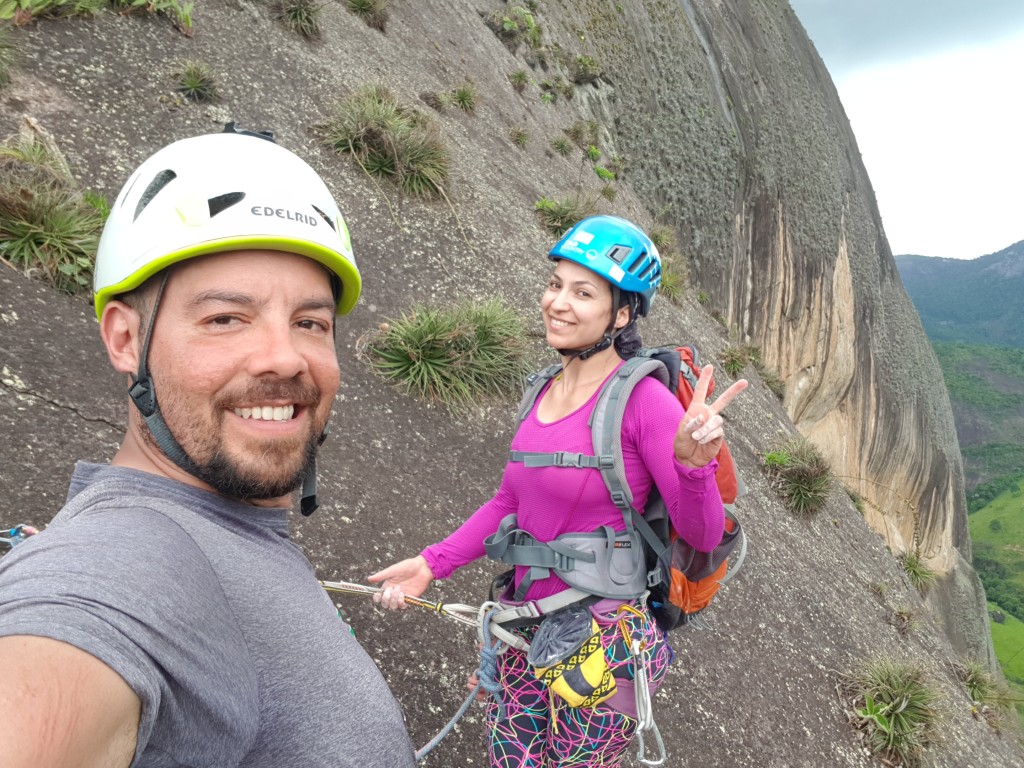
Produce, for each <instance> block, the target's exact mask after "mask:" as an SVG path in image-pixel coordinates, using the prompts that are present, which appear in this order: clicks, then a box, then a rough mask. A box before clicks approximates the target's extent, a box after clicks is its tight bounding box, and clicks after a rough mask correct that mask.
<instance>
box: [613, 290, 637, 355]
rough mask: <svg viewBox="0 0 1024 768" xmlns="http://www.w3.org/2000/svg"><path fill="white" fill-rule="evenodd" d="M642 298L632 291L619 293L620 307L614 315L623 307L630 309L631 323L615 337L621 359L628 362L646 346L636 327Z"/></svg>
mask: <svg viewBox="0 0 1024 768" xmlns="http://www.w3.org/2000/svg"><path fill="white" fill-rule="evenodd" d="M639 300H640V297H639V296H638V295H637V294H636V293H634V292H632V291H622V292H620V293H619V300H618V302H617V304H618V306H617V307H616V308H615V312H613V313H612V316H613V317H614V315H615V313H616V312H618V311H619V310H620V309H622V308H623V307H629V322H628V323H626V325H625V326H623V328H622V330H620V331H619V333H618V335H616V337H615V351H616V352H618V353H619V357H621V358H622V359H623V360H628V359H629V358H631V357H634V356H635V355H636V353H637V350H638V349H640V347H642V346H643V345H644V342H643V339H641V338H640V331H639V330H637V327H636V310H637V307H638V306H639Z"/></svg>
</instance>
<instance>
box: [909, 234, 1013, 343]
mask: <svg viewBox="0 0 1024 768" xmlns="http://www.w3.org/2000/svg"><path fill="white" fill-rule="evenodd" d="M895 258H896V266H897V268H898V269H899V272H900V277H901V278H902V280H903V286H904V287H905V288H906V289H907V293H908V294H909V295H910V298H911V300H912V301H913V302H914V306H915V307H916V308H917V313H918V315H920V317H921V324H922V325H923V326H924V330H925V332H926V333H927V334H928V338H929V339H931V340H932V341H966V342H969V343H972V344H1001V345H1005V346H1009V347H1017V348H1022V347H1024V302H1021V301H1020V295H1021V292H1022V291H1024V241H1021V242H1019V243H1016V244H1014V245H1011V246H1010V247H1009V248H1005V249H1003V250H1001V251H999V252H997V253H992V254H989V255H987V256H981V257H980V258H977V259H970V260H967V259H938V258H931V257H928V256H896V257H895Z"/></svg>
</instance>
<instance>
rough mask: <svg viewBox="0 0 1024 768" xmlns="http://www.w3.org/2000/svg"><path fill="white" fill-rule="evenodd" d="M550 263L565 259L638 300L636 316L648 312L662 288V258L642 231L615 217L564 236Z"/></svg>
mask: <svg viewBox="0 0 1024 768" xmlns="http://www.w3.org/2000/svg"><path fill="white" fill-rule="evenodd" d="M548 258H550V259H555V260H557V259H567V260H569V261H573V262H576V263H577V264H579V265H581V266H583V267H586V268H587V269H589V270H591V271H592V272H595V273H597V274H598V275H600V276H601V277H603V278H604V279H605V280H607V281H608V282H610V283H612V284H613V285H615V286H618V288H620V289H621V290H623V291H631V292H633V293H635V294H637V296H638V297H639V302H638V306H637V312H636V314H637V316H639V317H644V316H645V315H647V314H649V313H650V311H651V306H652V305H653V304H654V294H655V293H656V292H657V290H658V286H659V285H661V256H660V255H659V254H658V249H657V247H656V246H655V245H654V243H653V242H651V238H649V237H648V236H647V235H646V234H644V232H643V230H642V229H640V228H639V227H638V226H636V225H635V224H633V223H632V222H629V221H626V220H625V219H620V218H619V217H617V216H590V217H588V218H586V219H583V221H581V222H579V223H578V224H577V225H576V226H574V227H573V228H572V229H570V230H569V231H568V232H566V233H565V235H563V237H562V239H561V240H559V241H558V242H557V243H556V244H555V246H554V248H552V249H551V252H550V253H549V254H548Z"/></svg>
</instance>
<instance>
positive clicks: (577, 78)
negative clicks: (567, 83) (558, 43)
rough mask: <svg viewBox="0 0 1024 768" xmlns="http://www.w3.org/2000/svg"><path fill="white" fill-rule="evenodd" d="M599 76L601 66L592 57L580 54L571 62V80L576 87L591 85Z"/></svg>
mask: <svg viewBox="0 0 1024 768" xmlns="http://www.w3.org/2000/svg"><path fill="white" fill-rule="evenodd" d="M600 76H601V65H600V64H598V63H597V59H595V58H594V57H593V56H587V55H585V54H581V55H579V56H577V57H576V59H575V61H574V62H573V68H572V80H573V82H574V83H577V84H578V85H583V84H585V83H592V82H594V81H595V80H597V78H599V77H600Z"/></svg>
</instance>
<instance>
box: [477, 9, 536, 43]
mask: <svg viewBox="0 0 1024 768" xmlns="http://www.w3.org/2000/svg"><path fill="white" fill-rule="evenodd" d="M535 10H536V9H531V7H530V4H529V3H522V2H518V1H517V0H509V2H507V3H506V5H505V8H503V9H501V10H498V11H495V12H494V13H492V14H491V15H490V16H488V17H487V18H486V20H485V23H486V24H487V26H488V27H489V28H490V29H491V31H492V32H494V34H496V35H497V36H498V39H499V40H501V41H502V42H503V43H504V44H505V46H506V47H507V48H508V49H509V50H510V51H512V52H513V53H514V52H515V51H516V50H518V48H519V46H520V45H521V44H522V43H524V42H525V43H526V44H527V45H528V46H529V47H530V48H532V49H534V50H537V49H538V48H540V47H541V45H542V38H543V30H542V29H541V26H540V24H538V23H537V19H536V18H535V16H534V13H535Z"/></svg>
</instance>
